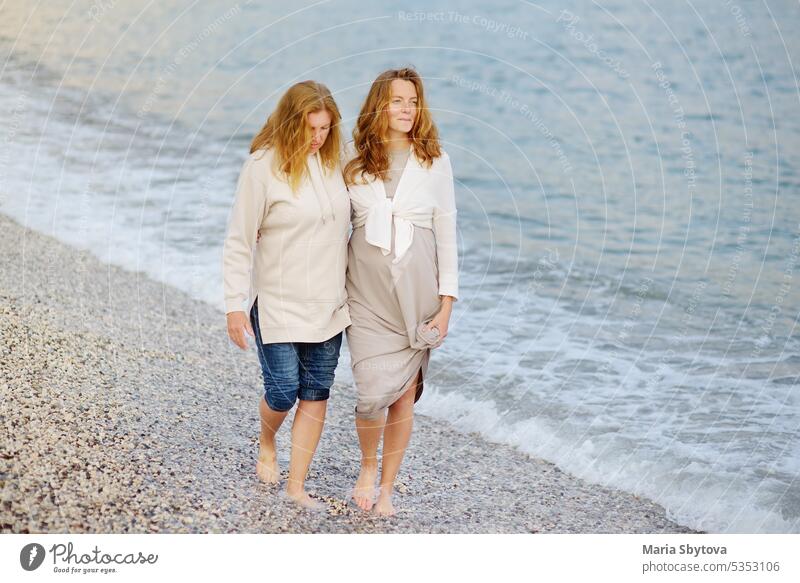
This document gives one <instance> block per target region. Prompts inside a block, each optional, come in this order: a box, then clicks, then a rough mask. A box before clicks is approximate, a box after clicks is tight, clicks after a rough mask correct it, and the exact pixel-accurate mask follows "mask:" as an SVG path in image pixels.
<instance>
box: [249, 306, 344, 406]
mask: <svg viewBox="0 0 800 583" xmlns="http://www.w3.org/2000/svg"><path fill="white" fill-rule="evenodd" d="M250 324H251V325H252V326H253V332H254V333H255V340H256V347H257V349H258V360H259V361H260V362H261V375H262V377H263V379H264V399H265V400H266V401H267V405H268V406H269V408H270V409H272V410H273V411H281V412H283V411H289V410H290V409H291V408H292V407H293V406H294V403H295V401H296V400H297V399H298V398H300V400H302V401H324V400H326V399H327V398H328V397H330V390H331V385H333V377H334V373H335V371H336V365H337V364H339V350H340V349H341V347H342V336H343V333H342V332H339V333H338V334H336V335H335V336H333V337H332V338H329V339H328V340H325V341H324V342H270V343H269V344H262V343H261V330H259V327H258V298H256V300H255V302H254V303H253V307H252V309H251V310H250Z"/></svg>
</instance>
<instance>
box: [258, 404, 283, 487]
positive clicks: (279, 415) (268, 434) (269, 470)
mask: <svg viewBox="0 0 800 583" xmlns="http://www.w3.org/2000/svg"><path fill="white" fill-rule="evenodd" d="M259 401H260V403H259V405H258V410H259V415H260V417H261V435H260V436H259V438H258V461H257V462H256V474H257V475H258V477H259V478H260V479H261V480H262V481H264V482H266V483H267V484H275V483H277V482H278V480H279V479H280V476H281V472H280V469H279V468H278V456H277V455H276V453H275V434H276V433H277V432H278V429H279V428H280V426H281V423H283V420H284V419H286V415H287V414H288V413H289V412H288V411H273V410H272V409H270V408H269V406H268V405H267V402H266V400H265V399H264V396H263V395H262V396H261V397H259Z"/></svg>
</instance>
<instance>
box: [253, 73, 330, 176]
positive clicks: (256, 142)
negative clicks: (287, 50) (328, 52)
mask: <svg viewBox="0 0 800 583" xmlns="http://www.w3.org/2000/svg"><path fill="white" fill-rule="evenodd" d="M319 111H327V112H328V113H329V114H330V116H331V128H330V131H329V132H328V137H327V139H326V140H325V143H324V144H323V145H322V147H321V148H320V149H319V154H320V158H321V159H322V164H323V166H324V167H326V168H328V169H329V170H333V169H334V168H335V167H336V165H337V164H338V163H339V156H340V151H341V147H342V138H341V130H340V127H341V120H342V117H341V115H340V114H339V108H338V107H337V106H336V102H335V101H334V99H333V96H332V95H331V92H330V90H329V89H328V88H327V87H326V86H325V85H323V84H322V83H317V82H316V81H310V80H309V81H301V82H300V83H295V84H294V85H292V86H291V87H289V89H287V91H286V93H284V94H283V96H282V97H281V98H280V101H278V105H277V107H276V108H275V111H273V112H272V114H271V115H270V116H269V118H268V119H267V122H266V123H265V124H264V127H262V128H261V131H260V132H258V134H257V135H256V137H255V138H253V141H252V143H251V144H250V153H251V154H252V153H253V152H255V151H256V150H264V149H267V148H269V147H273V148H274V149H275V157H274V160H273V164H274V168H273V171H275V173H276V174H278V175H282V176H283V177H284V178H285V179H286V181H287V182H288V183H289V185H290V186H291V188H292V190H293V191H297V189H298V188H299V186H300V184H301V182H302V180H303V176H304V175H305V173H306V172H308V168H307V167H306V160H307V159H308V152H309V149H310V147H311V138H312V137H313V136H312V133H311V126H309V124H308V123H307V119H308V114H309V113H317V112H319Z"/></svg>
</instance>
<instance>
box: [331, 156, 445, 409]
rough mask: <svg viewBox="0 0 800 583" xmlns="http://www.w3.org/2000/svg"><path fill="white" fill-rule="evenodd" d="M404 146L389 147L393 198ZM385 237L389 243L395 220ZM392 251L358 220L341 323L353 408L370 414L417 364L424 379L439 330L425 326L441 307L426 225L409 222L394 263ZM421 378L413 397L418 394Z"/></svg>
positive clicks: (396, 393) (404, 384) (405, 384)
mask: <svg viewBox="0 0 800 583" xmlns="http://www.w3.org/2000/svg"><path fill="white" fill-rule="evenodd" d="M408 155H409V151H408V150H405V151H403V152H398V153H394V154H390V171H389V178H388V179H387V180H386V181H385V182H384V187H385V189H386V196H387V197H388V198H392V197H393V196H394V192H395V190H396V188H397V184H398V182H399V181H400V176H401V175H402V172H403V168H405V165H406V162H407V160H408ZM391 240H392V241H393V242H394V227H393V228H392V237H391ZM394 258H395V250H394V243H392V252H391V253H389V254H388V255H383V253H382V252H381V249H380V248H379V247H376V246H374V245H370V244H369V243H367V241H366V239H365V238H364V227H363V226H361V227H357V228H355V229H353V233H352V235H351V236H350V243H349V246H348V257H347V281H346V288H347V296H348V305H349V309H350V320H351V322H352V324H351V325H350V326H349V327H348V328H347V329H346V334H347V345H348V347H349V349H350V356H351V359H352V370H353V379H354V380H355V383H356V389H357V392H358V397H357V402H356V407H355V414H356V415H357V416H358V417H362V418H374V417H378V416H380V415H383V414H385V409H386V408H387V407H388V406H389V405H391V404H392V403H394V402H395V401H396V400H397V399H399V398H400V397H401V396H402V395H403V393H404V392H405V390H407V389H408V388H410V385H409V383H410V382H411V380H412V379H414V378H415V377H416V376H417V373H418V372H420V371H421V373H422V377H423V379H424V377H425V375H426V374H427V371H428V361H429V360H430V352H431V348H432V347H436V346H438V344H439V338H438V330H435V329H434V330H430V331H425V330H424V329H423V325H424V324H425V323H427V322H428V321H430V319H431V318H433V317H434V316H435V315H436V313H437V312H438V311H439V309H440V307H441V300H440V299H439V286H438V278H439V273H438V266H437V260H436V239H435V237H434V234H433V230H432V229H425V228H422V227H415V231H414V237H413V241H412V244H411V247H410V248H409V249H408V251H406V253H405V255H404V256H403V258H402V260H401V261H399V262H398V263H397V264H394V265H393V264H392V260H393V259H394ZM422 391H423V385H422V383H421V382H420V384H419V387H418V389H417V392H416V395H415V396H414V402H415V403H416V402H417V401H418V400H419V398H420V396H421V395H422Z"/></svg>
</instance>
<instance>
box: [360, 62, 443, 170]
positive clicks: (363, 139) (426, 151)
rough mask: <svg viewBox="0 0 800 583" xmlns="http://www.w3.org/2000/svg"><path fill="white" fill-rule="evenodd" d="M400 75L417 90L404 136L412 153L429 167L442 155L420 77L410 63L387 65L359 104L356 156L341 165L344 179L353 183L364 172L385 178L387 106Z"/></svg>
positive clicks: (387, 160)
mask: <svg viewBox="0 0 800 583" xmlns="http://www.w3.org/2000/svg"><path fill="white" fill-rule="evenodd" d="M395 79H402V80H404V81H410V82H411V83H413V84H414V87H415V89H416V91H417V115H416V116H415V119H414V125H413V126H412V127H411V131H410V132H409V135H408V137H409V138H410V139H411V142H412V145H413V148H414V154H416V156H417V158H419V160H420V161H421V162H422V163H423V164H424V165H425V166H427V167H429V168H430V166H431V164H432V163H433V159H434V158H438V157H439V156H441V155H442V149H441V146H440V145H439V132H438V130H437V129H436V124H434V123H433V118H432V117H431V114H430V111H428V107H427V104H426V103H425V93H424V91H423V87H422V77H420V75H419V73H417V72H416V71H415V70H414V69H413V68H411V67H405V68H403V69H389V70H388V71H384V72H383V73H381V74H380V75H378V77H377V78H376V79H375V81H373V83H372V86H371V87H370V88H369V93H368V94H367V98H366V99H365V100H364V104H363V105H362V106H361V112H360V113H359V114H358V121H357V122H356V126H355V128H353V143H354V145H355V149H356V154H357V155H356V157H354V158H353V159H352V160H350V161H349V162H348V163H347V165H346V166H345V168H344V179H345V182H346V183H347V184H348V185H350V184H354V183H355V181H356V179H357V178H358V179H360V180H364V175H365V174H368V175H371V176H373V177H375V178H376V179H380V180H385V179H386V177H387V176H388V170H389V153H388V151H387V148H386V141H387V139H388V136H389V114H388V111H387V109H388V107H389V103H390V101H391V98H392V81H394V80H395Z"/></svg>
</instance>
